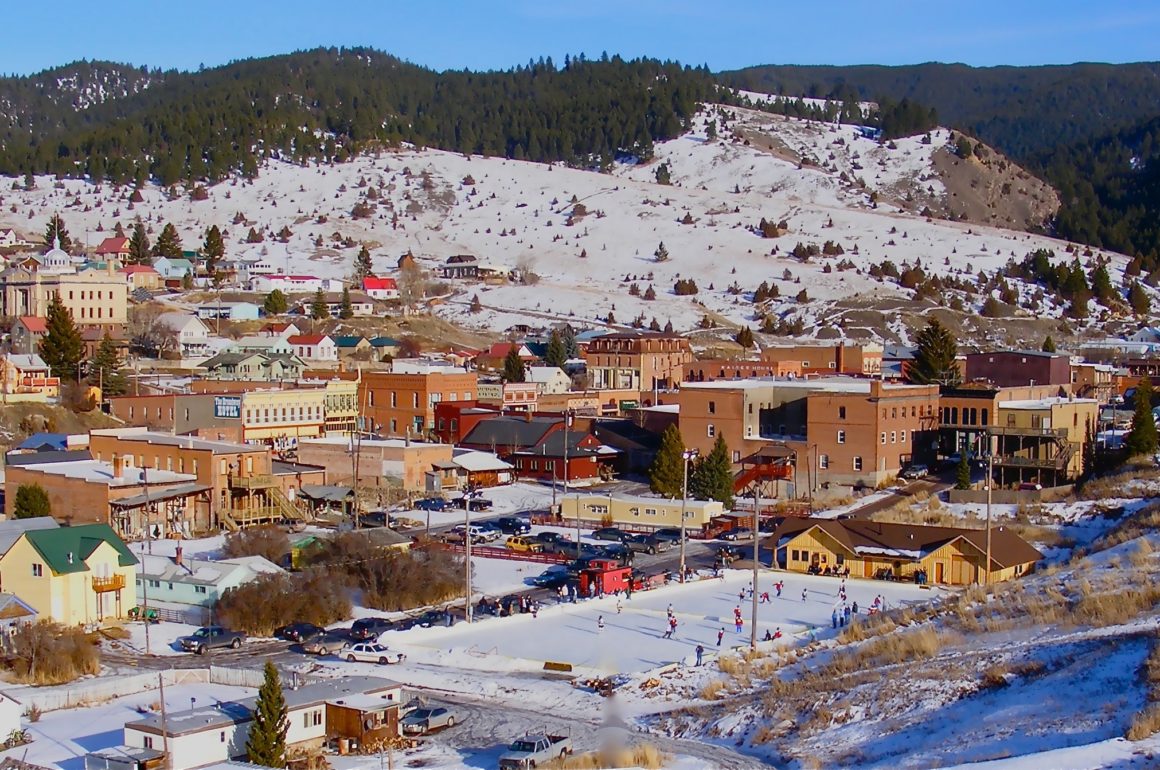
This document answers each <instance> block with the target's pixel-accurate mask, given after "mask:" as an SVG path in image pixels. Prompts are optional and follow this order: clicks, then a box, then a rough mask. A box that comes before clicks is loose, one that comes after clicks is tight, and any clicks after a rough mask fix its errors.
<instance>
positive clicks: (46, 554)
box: [24, 524, 137, 575]
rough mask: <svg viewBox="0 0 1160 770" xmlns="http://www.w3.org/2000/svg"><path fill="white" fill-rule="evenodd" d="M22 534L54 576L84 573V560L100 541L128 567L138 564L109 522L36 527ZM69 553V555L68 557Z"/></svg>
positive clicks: (85, 568)
mask: <svg viewBox="0 0 1160 770" xmlns="http://www.w3.org/2000/svg"><path fill="white" fill-rule="evenodd" d="M24 536H25V537H26V538H28V542H29V543H31V544H32V547H33V548H35V549H36V552H37V553H39V554H40V555H41V557H43V558H44V562H45V564H47V565H48V568H49V569H50V570H52V571H53V573H55V574H57V575H67V574H69V573H72V572H87V571H88V569H89V568H88V566H87V565H86V564H85V559H87V558H89V557H90V556H92V555H93V551H95V550H97V548H99V547H100V545H101V543H108V544H109V545H111V546H113V548H116V549H117V553H118V554H120V556H119V557H118V559H117V563H118V564H120V565H121V566H122V567H128V566H131V565H133V564H136V563H137V557H136V556H134V555H133V552H132V551H130V550H129V546H127V545H125V541H123V540H122V539H121V538H119V537H117V533H116V532H114V531H113V529H112V527H110V526H109V525H108V524H79V525H77V526H74V527H59V528H57V529H37V530H32V531H29V532H25V533H24ZM69 554H72V558H71V560H70V558H69Z"/></svg>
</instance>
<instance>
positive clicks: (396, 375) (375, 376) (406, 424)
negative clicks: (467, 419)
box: [358, 367, 477, 437]
mask: <svg viewBox="0 0 1160 770" xmlns="http://www.w3.org/2000/svg"><path fill="white" fill-rule="evenodd" d="M476 398H477V391H476V375H475V372H465V371H463V370H462V369H458V368H453V367H433V368H431V369H430V370H426V371H422V370H416V371H414V372H410V371H408V372H394V371H392V372H366V373H365V374H364V375H363V378H362V381H361V382H360V383H359V390H358V403H359V408H360V411H361V413H362V415H363V416H364V417H366V418H367V421H368V423H370V424H369V425H368V426H367V428H368V429H370V430H374V431H376V432H380V433H383V434H386V435H388V436H397V437H401V436H405V435H411V436H423V435H426V434H427V432H428V431H433V430H435V406H436V404H438V403H440V402H441V401H473V400H475V399H476Z"/></svg>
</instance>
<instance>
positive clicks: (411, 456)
mask: <svg viewBox="0 0 1160 770" xmlns="http://www.w3.org/2000/svg"><path fill="white" fill-rule="evenodd" d="M451 457H452V446H451V445H450V444H427V443H422V442H419V441H408V440H406V439H363V440H361V441H358V442H355V443H354V444H352V443H351V438H350V437H327V438H318V439H310V440H307V441H303V442H301V443H300V444H299V445H298V460H299V461H300V462H303V463H306V464H308V465H321V466H323V467H325V468H326V480H327V483H329V484H347V485H349V484H350V483H351V481H352V479H353V476H354V469H355V464H356V458H357V465H358V483H359V486H360V487H361V486H385V485H387V484H389V483H390V481H389V480H390V479H398V480H400V481H401V482H402V484H403V488H404V489H406V490H407V491H409V492H421V491H423V489H424V488H425V478H426V474H427V473H428V472H429V471H431V469H432V467H433V466H434V465H435V464H438V463H447V462H450V461H451ZM395 486H398V484H395Z"/></svg>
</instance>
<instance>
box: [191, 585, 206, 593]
mask: <svg viewBox="0 0 1160 770" xmlns="http://www.w3.org/2000/svg"><path fill="white" fill-rule="evenodd" d="M193 592H194V593H195V594H208V593H209V589H208V588H206V587H205V586H194V587H193Z"/></svg>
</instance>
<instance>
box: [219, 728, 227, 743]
mask: <svg viewBox="0 0 1160 770" xmlns="http://www.w3.org/2000/svg"><path fill="white" fill-rule="evenodd" d="M218 742H219V743H225V742H226V731H225V730H222V731H221V732H220V733H218Z"/></svg>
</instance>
